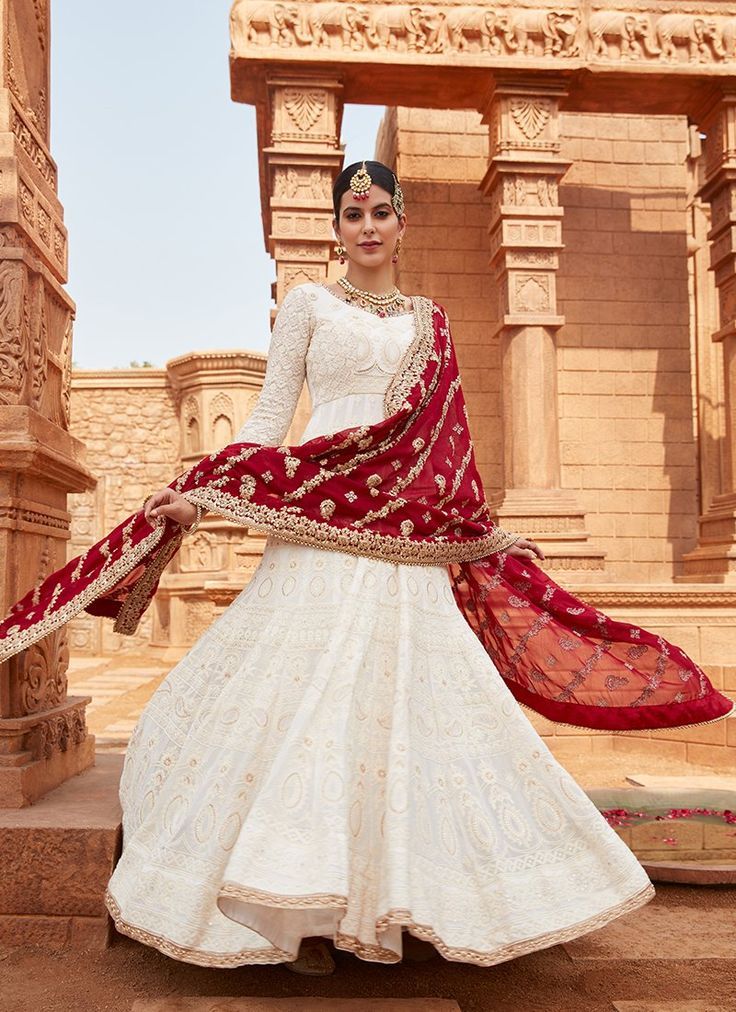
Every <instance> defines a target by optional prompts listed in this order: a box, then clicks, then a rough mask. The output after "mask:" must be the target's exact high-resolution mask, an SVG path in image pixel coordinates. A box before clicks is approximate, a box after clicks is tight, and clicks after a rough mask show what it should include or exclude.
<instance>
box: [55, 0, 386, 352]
mask: <svg viewBox="0 0 736 1012" xmlns="http://www.w3.org/2000/svg"><path fill="white" fill-rule="evenodd" d="M229 10H230V0H155V2H151V0H147V2H143V0H126V3H125V4H115V5H113V4H108V3H101V2H100V0H55V2H53V3H52V4H51V11H52V21H51V32H52V39H51V153H52V155H53V157H54V159H55V160H56V162H57V165H58V168H59V198H60V200H61V202H62V204H63V206H64V220H65V223H66V226H67V228H68V229H69V282H68V284H67V289H68V291H69V294H70V295H71V297H72V298H73V299H74V300H75V302H76V304H77V317H76V322H75V325H74V346H73V360H74V364H75V366H76V367H78V368H85V369H107V368H113V367H117V366H128V365H129V364H130V362H132V361H137V362H143V361H149V362H151V364H152V365H154V366H158V367H161V366H163V365H164V364H165V363H166V361H167V360H168V359H170V358H174V357H175V356H177V355H183V354H186V353H187V352H190V351H204V350H207V349H211V348H218V349H220V348H244V349H249V350H256V351H266V350H267V348H268V342H269V324H268V320H269V307H270V306H271V294H270V286H271V282H272V281H273V280H274V279H275V272H274V265H273V262H272V261H271V259H270V257H269V256H268V254H267V253H266V250H265V248H264V244H263V229H262V225H261V213H260V212H261V208H260V199H259V191H258V150H257V145H256V125H255V109H254V107H253V106H248V105H240V104H236V103H235V102H233V101H232V99H231V98H230V81H229V66H228V52H229V45H230V43H229V36H228V15H229ZM383 111H384V110H383V107H382V106H380V107H379V106H363V105H361V106H357V105H349V106H346V107H345V113H344V116H343V136H342V141H343V143H344V144H345V164H346V165H347V164H349V163H350V162H352V161H357V160H358V159H361V158H372V157H373V155H374V147H375V138H376V131H377V129H378V124H379V122H380V120H381V117H382V116H383Z"/></svg>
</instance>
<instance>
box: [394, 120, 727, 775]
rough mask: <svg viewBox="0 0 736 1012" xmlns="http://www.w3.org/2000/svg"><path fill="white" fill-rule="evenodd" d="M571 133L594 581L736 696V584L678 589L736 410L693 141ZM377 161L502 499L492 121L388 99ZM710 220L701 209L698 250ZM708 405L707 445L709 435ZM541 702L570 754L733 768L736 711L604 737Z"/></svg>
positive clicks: (563, 435)
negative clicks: (385, 172)
mask: <svg viewBox="0 0 736 1012" xmlns="http://www.w3.org/2000/svg"><path fill="white" fill-rule="evenodd" d="M562 135H563V136H562V148H561V154H562V156H563V157H564V158H566V159H568V160H569V161H570V162H571V165H570V168H569V170H568V171H567V173H566V174H565V177H564V181H563V183H562V185H561V187H560V201H561V203H562V205H563V207H564V218H563V232H562V234H563V241H564V243H565V248H564V250H563V251H562V253H561V256H560V269H559V271H558V275H557V283H558V308H559V310H560V312H561V313H562V314H564V316H565V320H566V322H565V324H564V326H563V327H562V328H561V329H560V330H559V331H558V333H557V338H556V344H557V349H558V351H557V368H558V372H557V389H558V393H559V401H558V403H559V415H560V447H561V465H562V467H561V472H562V473H561V478H562V485H563V487H565V488H566V489H570V490H574V492H575V495H576V496H577V497H578V500H579V502H580V503H581V505H582V507H583V509H584V510H585V514H586V517H585V519H586V528H587V529H588V531H589V532H590V533H591V536H592V542H593V544H594V545H595V547H597V548H602V549H603V550H604V551H605V553H606V557H605V563H604V566H605V579H606V584H605V586H602V587H601V588H600V589H599V590H596V589H595V588H594V587H587V588H581V594H582V596H586V597H588V599H589V600H592V602H593V603H594V604H596V605H597V606H598V607H601V608H602V609H603V610H604V611H607V612H608V613H609V614H611V615H612V616H613V617H616V618H622V619H624V620H626V621H630V622H635V623H637V624H639V625H643V626H645V627H646V628H650V629H653V630H655V631H657V632H660V633H661V634H662V635H664V636H666V637H667V638H668V639H670V640H671V641H673V642H675V643H677V644H678V645H681V646H682V647H683V648H684V649H685V650H687V651H688V652H689V653H690V654H691V655H692V656H693V657H694V658H695V659H696V660H697V661H698V662H699V663H701V664H703V665H704V667H705V670H706V672H707V674H708V676H709V677H710V678H711V680H712V681H713V683H714V684H715V685H716V687H718V688H719V689H722V690H725V691H726V692H727V693H728V694H730V695H734V692H736V613H735V612H734V607H733V598H732V596H729V595H728V594H727V593H726V594H724V596H723V599H722V600H720V599H718V598H717V597H709V596H708V594H700V593H699V591H698V589H697V585H696V586H695V587H692V585H690V587H688V586H687V585H686V584H684V583H683V584H678V582H677V579H678V577H680V576H681V573H682V568H681V559H682V556H683V555H684V554H685V553H686V552H688V551H690V550H691V549H692V548H693V547H694V546H695V544H696V535H697V523H698V516H699V513H700V512H701V510H702V509H703V508H704V507H705V506H706V505H707V502H708V495H707V490H703V492H702V494H699V492H700V489H701V485H702V484H703V483H706V482H707V481H708V473H707V468H705V469H704V468H703V461H704V459H705V464H706V465H708V464H709V466H710V467H711V469H712V468H713V465H714V462H715V459H716V458H717V455H718V446H717V444H718V439H719V427H720V426H722V417H720V418H719V413H720V412H722V408H723V405H722V401H721V402H719V400H718V397H717V396H713V395H712V393H711V392H712V391H716V392H717V391H718V390H719V378H718V373H717V370H718V368H719V364H718V356H717V355H714V353H713V350H712V347H711V342H710V335H711V333H712V332H713V330H715V329H716V315H715V307H716V301H715V286H714V282H713V276H712V274H711V272H710V271H708V269H707V257H706V256H702V255H699V256H698V257H694V256H692V254H693V253H694V251H695V250H696V249H697V245H698V244H697V241H696V238H697V237H696V236H695V235H694V234H693V233H694V224H693V223H694V220H695V219H694V216H693V197H692V193H693V190H694V188H695V187H694V185H693V178H694V177H696V176H697V174H698V173H697V165H696V166H695V167H694V166H693V155H695V154H697V145H694V144H693V137H692V133H691V132H689V131H688V128H687V124H686V121H685V118H684V117H676V116H629V115H626V116H624V115H618V116H615V115H607V114H606V115H603V114H593V113H585V114H582V113H581V114H571V113H564V114H563V122H562ZM694 149H695V150H694ZM375 157H376V158H378V159H380V160H381V161H385V162H387V163H388V164H390V165H394V166H395V167H396V171H397V174H398V175H399V178H400V179H401V181H402V187H403V190H404V193H405V195H406V204H407V216H408V225H409V228H408V232H407V240H406V242H405V243H404V246H403V249H402V253H401V258H400V262H399V267H400V272H399V279H398V280H399V284H400V286H401V288H402V289H403V290H404V291H405V292H408V293H411V292H421V293H422V294H425V295H431V296H432V297H434V298H435V299H437V300H438V301H439V302H441V303H442V304H443V305H444V306H445V307H446V309H447V311H448V313H449V316H450V320H451V323H452V330H453V337H454V339H455V343H456V346H457V353H458V359H459V362H460V369H461V373H462V377H463V388H464V390H465V394H466V399H467V401H468V407H469V412H470V420H471V426H472V430H473V436H474V441H475V445H476V456H477V460H478V464H479V467H480V470H481V474H482V477H483V480H484V483H485V485H486V494H487V495H488V496H489V497H490V495H491V493H492V492H494V491H496V490H497V489H498V488H499V486H500V484H501V482H502V480H503V471H502V452H503V440H502V433H501V413H500V396H499V371H500V361H499V359H500V353H499V343H498V338H497V336H494V327H493V323H494V317H493V308H492V307H493V302H494V299H493V293H492V290H491V289H492V284H493V279H492V276H491V272H490V269H489V237H488V234H487V229H488V224H489V220H490V212H489V208H488V206H487V204H486V201H485V198H484V196H483V194H482V193H481V191H480V188H479V185H478V181H479V180H481V179H482V178H483V175H484V173H485V171H486V167H487V164H488V128H487V126H485V125H484V124H482V123H481V120H480V116H479V115H478V114H476V113H473V112H463V111H451V110H441V111H437V110H424V109H415V108H403V107H400V108H390V109H387V110H386V114H385V116H384V119H383V122H382V124H381V128H380V131H379V136H378V139H377V144H376V156H375ZM701 210H702V209H701ZM706 229H707V224H703V222H702V221H701V223H700V227H699V241H700V242H701V243H702V239H703V233H704V232H705V231H706ZM689 254H690V259H688V257H689ZM696 293H697V297H695V295H696ZM698 341H699V342H700V344H699V345H698V344H697V342H698ZM697 363H699V365H700V369H701V374H699V375H698V374H697V372H696V364H697ZM707 370H710V373H708V372H707ZM704 397H705V398H706V400H707V402H708V403H707V404H705V405H704V403H703V398H704ZM698 411H700V412H701V425H702V424H705V428H704V429H701V438H703V437H705V438H704V442H705V443H707V445H704V446H700V447H699V445H698V440H697V426H696V419H697V414H698ZM703 419H705V423H703ZM720 438H722V436H721V437H720ZM699 454H700V459H699ZM703 454H706V457H705V458H704V457H703ZM709 462H710V463H709ZM699 464H700V467H701V474H702V475H704V476H705V477H704V478H703V480H702V481H700V482H699ZM712 480H713V479H712V478H711V481H712ZM559 578H560V581H561V582H562V583H565V578H564V577H562V576H560V577H559ZM614 587H618V588H621V590H620V592H617V591H616V590H614V589H613V588H614ZM644 591H646V593H643V592H644ZM596 594H597V595H598V597H597V598H596ZM525 712H526V715H527V716H528V717H529V718H530V719H531V720H532V723H533V724H534V726H535V728H536V729H537V730H538V732H539V733H540V734H542V736H543V737H544V738H545V739H546V740H548V741H549V743H550V746H551V747H552V748H553V751H554V753H555V755H556V756H558V757H559V758H561V759H564V758H565V757H566V756H573V755H574V756H579V755H581V754H585V753H588V752H600V751H603V752H614V753H615V752H621V753H627V752H635V753H637V754H640V753H641V752H642V751H643V750H644V751H646V750H651V751H653V752H654V753H655V754H656V755H657V756H659V757H661V758H664V759H667V758H668V757H669V758H672V759H681V760H688V761H692V762H701V763H705V764H709V765H713V766H715V767H718V768H723V769H732V768H733V764H734V761H735V760H734V756H735V755H736V720H734V719H731V720H728V721H720V722H717V723H715V724H712V725H704V726H701V727H694V728H683V729H680V730H670V731H657V732H647V731H645V732H640V733H636V734H626V735H607V734H603V733H595V732H593V733H591V732H589V731H587V730H585V729H581V728H573V727H565V726H564V725H560V724H553V723H552V722H551V721H547V720H545V719H544V718H542V717H539V716H537V715H536V714H532V713H530V712H529V711H525Z"/></svg>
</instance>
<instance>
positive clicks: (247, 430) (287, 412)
mask: <svg viewBox="0 0 736 1012" xmlns="http://www.w3.org/2000/svg"><path fill="white" fill-rule="evenodd" d="M311 332H312V314H311V309H310V299H309V297H308V295H307V293H306V292H305V290H304V286H303V285H297V286H296V287H294V288H291V289H290V290H289V291H288V292H287V293H286V295H285V296H284V299H283V301H282V303H281V306H280V307H279V311H278V313H277V314H276V319H275V320H274V324H273V331H272V333H271V345H270V347H269V351H268V361H267V363H266V375H265V376H264V379H263V388H262V389H261V392H260V395H259V397H258V400H257V402H256V406H255V407H254V408H253V411H252V412H251V414H250V416H249V417H248V418H247V420H246V421H245V423H244V425H243V426H242V427H241V429H240V430H239V432H238V433H237V435H236V436H235V438H234V440H233V442H235V443H263V444H264V445H265V446H279V445H280V444H281V443H282V442H283V440H284V438H285V436H286V433H287V432H288V429H289V426H290V425H291V421H292V419H293V417H294V412H295V410H296V405H297V401H298V400H299V394H300V393H301V389H302V385H303V383H304V376H305V370H306V366H305V358H306V354H307V349H308V347H309V339H310V336H311Z"/></svg>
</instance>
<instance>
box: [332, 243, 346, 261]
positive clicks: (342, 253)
mask: <svg viewBox="0 0 736 1012" xmlns="http://www.w3.org/2000/svg"><path fill="white" fill-rule="evenodd" d="M346 253H347V250H346V249H345V247H344V246H343V245H342V243H341V242H340V241H339V240H338V243H337V246H335V254H336V255H337V256H338V257H339V258H340V263H341V264H344V263H345V254H346Z"/></svg>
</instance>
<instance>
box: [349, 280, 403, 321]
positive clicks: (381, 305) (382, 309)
mask: <svg viewBox="0 0 736 1012" xmlns="http://www.w3.org/2000/svg"><path fill="white" fill-rule="evenodd" d="M337 284H338V285H339V286H340V287H341V288H342V290H343V291H344V292H345V294H346V296H347V300H346V301H348V302H350V303H352V304H353V305H357V306H359V307H360V308H361V309H366V310H368V312H370V313H374V314H375V315H376V316H398V315H401V314H402V313H404V312H405V299H404V296H403V295H402V294H401V292H400V291H399V289H398V288H397V287H396V286H395V285H394V288H393V291H390V292H387V293H385V294H379V293H377V292H368V291H366V290H365V289H364V288H358V287H357V285H354V284H353V283H352V282H351V281H348V279H347V278H338V279H337Z"/></svg>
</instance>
